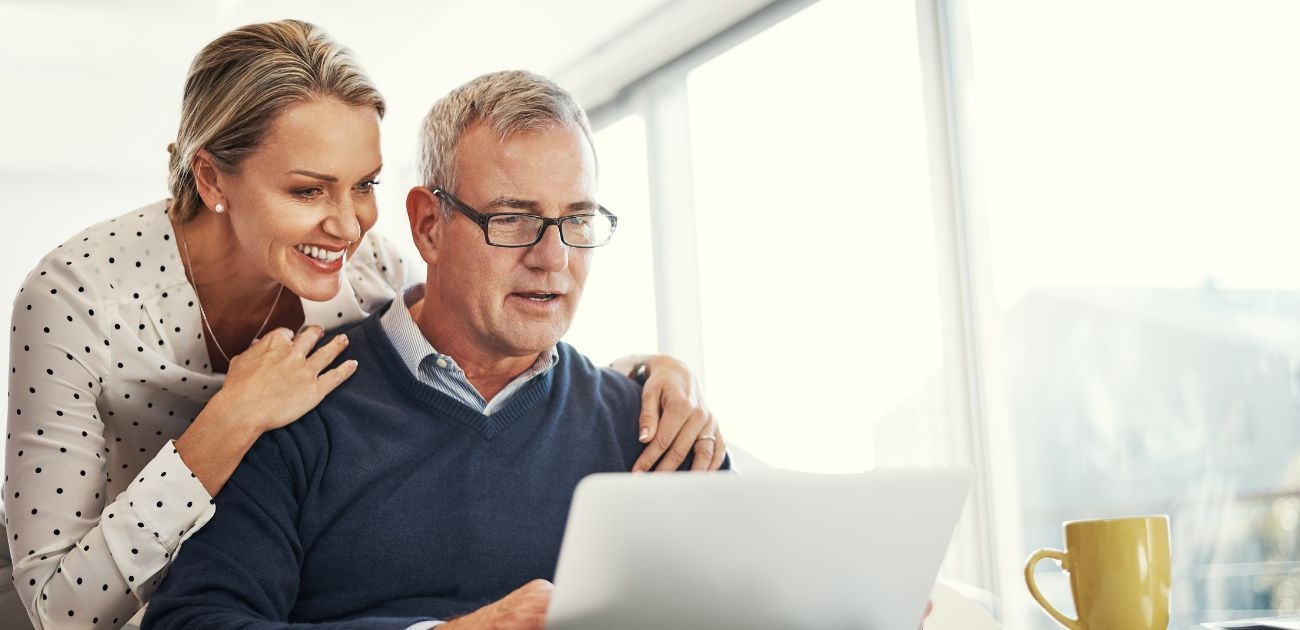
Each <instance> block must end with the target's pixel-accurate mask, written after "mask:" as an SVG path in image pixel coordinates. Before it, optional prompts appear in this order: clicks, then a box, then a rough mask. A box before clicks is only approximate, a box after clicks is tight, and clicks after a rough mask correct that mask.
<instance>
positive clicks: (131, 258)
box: [3, 202, 408, 628]
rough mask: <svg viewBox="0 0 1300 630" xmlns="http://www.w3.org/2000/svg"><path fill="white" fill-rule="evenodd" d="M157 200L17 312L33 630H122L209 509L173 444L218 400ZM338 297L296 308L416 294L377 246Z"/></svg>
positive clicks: (96, 236)
mask: <svg viewBox="0 0 1300 630" xmlns="http://www.w3.org/2000/svg"><path fill="white" fill-rule="evenodd" d="M165 208H166V204H165V203H164V202H158V203H155V204H152V205H149V206H146V207H144V208H142V209H140V210H136V211H133V212H130V213H127V214H124V215H122V216H120V217H118V218H116V219H112V220H110V221H106V222H104V223H100V224H98V225H95V226H93V227H91V228H89V229H87V230H86V231H84V232H82V233H81V234H78V235H77V236H75V237H73V238H72V239H71V240H69V241H67V242H65V243H64V244H63V245H60V246H59V247H58V248H56V249H55V250H54V251H52V252H50V253H49V254H48V255H46V256H45V258H44V259H42V260H41V262H40V264H39V265H37V267H36V268H35V269H34V270H32V272H31V274H29V275H28V276H27V279H26V280H25V281H24V282H23V285H22V288H21V289H20V290H19V293H18V295H17V297H16V298H15V301H14V311H13V321H12V323H13V327H12V329H11V333H10V337H11V338H10V360H9V365H10V368H9V426H8V432H7V436H6V437H7V439H6V449H5V483H4V491H3V492H4V499H3V500H4V506H5V512H6V519H5V521H6V525H7V529H8V531H7V532H6V533H5V537H6V539H7V541H8V543H9V550H10V552H11V553H12V557H13V562H14V567H13V575H14V582H15V586H16V588H17V590H18V593H19V595H20V596H21V598H22V600H23V603H24V605H25V606H26V607H27V610H28V612H29V613H31V614H32V616H33V620H34V621H35V622H36V623H37V624H38V627H47V628H48V627H55V626H57V627H69V626H71V627H95V626H98V627H109V626H111V627H118V626H120V625H121V624H122V623H125V622H126V621H127V619H129V618H130V617H131V615H132V614H133V613H134V612H135V611H136V610H137V609H138V608H139V607H140V606H141V603H142V602H144V601H148V599H149V596H150V595H151V594H152V593H153V591H154V590H155V588H156V587H157V584H158V582H159V580H161V578H162V575H163V572H164V570H165V569H166V567H167V565H168V564H169V563H170V561H171V558H172V556H173V555H174V554H175V553H176V550H177V548H178V547H180V545H181V543H182V542H183V541H184V540H185V539H187V538H188V537H189V536H190V535H191V534H192V533H193V532H194V531H196V530H197V529H199V528H200V527H202V526H203V524H204V523H206V522H207V521H208V519H209V518H211V516H212V512H213V507H212V504H211V497H209V496H208V493H207V491H206V490H204V488H203V486H202V484H200V483H199V481H198V479H197V478H195V477H194V475H193V474H191V473H190V471H189V469H188V468H187V467H186V466H185V464H184V462H182V461H181V459H180V457H179V456H178V455H177V453H176V450H175V449H174V448H173V446H172V439H173V438H176V437H178V436H179V435H180V434H181V433H182V432H183V431H184V430H185V428H186V427H187V426H189V423H190V422H191V421H192V420H193V419H194V418H195V417H196V416H197V415H198V413H199V410H200V409H202V407H203V406H204V404H206V403H207V401H208V399H209V398H210V397H211V396H212V395H213V394H214V393H215V392H216V391H217V389H219V388H220V387H221V384H222V381H223V379H224V376H225V375H224V374H215V373H213V372H212V370H211V369H210V367H209V357H208V351H207V346H206V344H205V342H204V340H203V326H202V323H201V320H200V317H199V308H198V300H197V298H196V297H195V294H194V289H193V287H191V286H190V284H189V282H188V281H187V280H186V277H185V270H184V267H183V265H182V264H181V257H180V252H179V250H178V249H177V243H176V236H175V235H174V234H173V233H172V229H171V224H170V223H169V222H168V220H167V216H166V210H165ZM344 273H345V274H346V282H344V283H343V285H342V290H341V291H340V292H339V295H338V296H336V297H335V298H334V299H332V300H330V301H328V302H309V301H305V300H304V301H303V311H304V313H305V314H306V320H307V323H315V324H320V325H322V326H323V327H325V328H326V329H329V328H334V327H337V326H340V325H343V324H348V323H351V322H354V321H357V320H359V319H362V318H364V317H365V316H366V315H367V314H368V313H370V312H372V311H373V310H375V309H377V308H378V307H379V306H382V305H383V304H385V303H387V302H388V301H389V300H391V299H392V298H393V297H394V296H395V295H397V293H398V291H399V290H400V289H401V287H402V286H403V285H405V284H406V283H407V281H408V278H407V276H406V274H407V267H406V265H405V264H404V263H403V262H402V260H401V258H400V255H399V253H398V251H397V249H396V248H395V247H394V246H393V245H392V244H391V243H389V242H387V241H385V240H384V239H382V238H381V237H380V236H379V235H377V234H374V233H371V234H369V235H367V236H366V237H365V242H364V243H363V244H362V245H361V247H360V249H358V250H357V253H356V255H355V256H354V258H353V260H352V262H350V263H349V265H348V266H347V268H346V269H345V271H344Z"/></svg>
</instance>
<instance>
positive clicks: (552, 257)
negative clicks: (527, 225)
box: [524, 225, 569, 271]
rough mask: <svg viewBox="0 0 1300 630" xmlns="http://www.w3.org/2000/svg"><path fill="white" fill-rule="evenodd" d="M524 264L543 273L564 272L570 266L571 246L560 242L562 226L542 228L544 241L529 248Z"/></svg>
mask: <svg viewBox="0 0 1300 630" xmlns="http://www.w3.org/2000/svg"><path fill="white" fill-rule="evenodd" d="M551 228H555V229H554V230H552V229H551ZM524 264H526V265H528V267H529V268H530V269H538V270H541V271H562V270H564V269H565V268H566V267H568V266H569V246H568V245H565V244H564V241H562V240H560V226H558V225H548V226H546V227H544V228H542V240H540V241H537V242H536V243H534V244H533V246H532V247H529V248H528V253H527V254H526V255H525V256H524Z"/></svg>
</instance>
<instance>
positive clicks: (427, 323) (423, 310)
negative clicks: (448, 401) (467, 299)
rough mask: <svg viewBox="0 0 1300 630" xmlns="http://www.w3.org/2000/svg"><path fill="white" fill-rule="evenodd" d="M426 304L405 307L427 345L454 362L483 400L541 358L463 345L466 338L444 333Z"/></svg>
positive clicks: (437, 318)
mask: <svg viewBox="0 0 1300 630" xmlns="http://www.w3.org/2000/svg"><path fill="white" fill-rule="evenodd" d="M427 304H428V303H427V301H426V300H425V299H423V298H421V299H420V300H419V301H417V302H415V303H414V304H411V305H410V306H409V307H407V308H408V310H410V312H411V319H412V320H414V321H415V325H416V326H418V327H419V328H420V333H421V334H423V335H424V338H425V339H426V340H428V341H429V345H432V346H433V347H434V348H435V349H436V350H437V351H438V352H440V353H442V354H445V355H447V356H449V357H451V358H452V359H455V361H456V365H458V366H460V369H461V370H463V371H464V372H465V379H466V380H468V381H469V384H470V385H472V386H473V387H474V390H475V391H477V392H478V393H479V395H480V396H482V397H483V400H492V399H493V398H494V397H495V396H496V395H497V394H499V393H501V390H503V389H505V387H506V385H509V384H510V381H513V380H514V379H515V377H517V376H519V375H520V374H523V373H524V372H526V371H528V369H529V368H531V367H533V365H534V364H535V363H537V359H538V358H539V357H541V353H538V354H534V355H531V356H523V357H511V356H501V355H495V354H493V353H492V352H491V351H488V350H486V349H484V348H477V347H474V345H473V344H472V343H467V341H468V339H469V336H468V335H463V334H457V333H455V332H453V331H447V330H444V329H443V328H442V327H441V324H442V323H443V322H444V321H446V319H445V318H441V317H437V315H436V313H434V312H433V309H430V308H427Z"/></svg>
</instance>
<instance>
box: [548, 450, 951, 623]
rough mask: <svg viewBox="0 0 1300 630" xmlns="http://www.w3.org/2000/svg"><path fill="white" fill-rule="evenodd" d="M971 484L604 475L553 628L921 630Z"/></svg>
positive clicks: (907, 476)
mask: <svg viewBox="0 0 1300 630" xmlns="http://www.w3.org/2000/svg"><path fill="white" fill-rule="evenodd" d="M970 477H971V475H970V472H969V471H967V470H962V469H933V470H902V469H899V470H876V471H871V472H867V473H862V474H852V475H817V474H808V473H791V472H775V471H773V472H763V473H757V474H744V475H738V474H726V473H718V474H710V475H700V474H675V475H628V474H599V475H592V476H590V477H588V478H586V479H584V480H583V481H582V483H581V484H579V486H578V489H577V491H576V492H575V494H574V500H573V506H572V509H571V510H570V513H569V521H568V526H567V529H566V530H565V535H564V542H563V544H562V546H561V549H560V558H559V564H558V566H557V568H556V575H555V586H556V590H555V594H554V597H553V599H552V601H551V608H550V611H549V614H548V618H547V628H549V629H552V630H585V629H589V628H590V629H596V628H600V629H604V630H608V629H610V628H618V629H620V630H639V629H641V628H646V629H650V628H654V629H656V630H658V629H662V628H682V629H689V628H701V629H704V628H707V629H710V630H727V629H730V628H736V629H740V628H745V629H756V628H758V629H761V628H773V629H776V628H780V629H783V630H789V629H792V628H819V629H823V628H844V629H849V628H859V629H866V630H900V629H903V630H910V629H911V628H916V627H917V626H918V625H919V623H920V620H921V616H922V614H923V612H924V610H925V604H926V599H927V597H928V596H929V593H930V588H931V586H932V585H933V583H934V579H935V576H936V575H937V573H938V569H939V564H940V562H941V561H942V559H943V556H944V553H945V550H946V549H947V546H948V541H949V539H950V538H951V537H952V531H953V527H954V525H955V523H956V521H957V517H958V515H959V514H960V512H961V507H962V504H963V501H964V498H965V496H966V492H967V489H968V487H969V485H970Z"/></svg>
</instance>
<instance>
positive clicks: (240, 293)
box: [172, 211, 303, 372]
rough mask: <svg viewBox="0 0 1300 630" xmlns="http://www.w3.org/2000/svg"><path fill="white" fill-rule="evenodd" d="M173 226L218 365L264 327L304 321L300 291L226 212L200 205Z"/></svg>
mask: <svg viewBox="0 0 1300 630" xmlns="http://www.w3.org/2000/svg"><path fill="white" fill-rule="evenodd" d="M172 227H173V228H174V231H175V232H176V235H177V237H178V238H177V240H178V241H180V242H179V243H178V244H177V245H178V246H179V249H180V253H181V260H182V262H183V263H184V264H185V270H186V273H187V275H188V278H189V281H190V285H191V286H192V287H193V288H194V292H195V294H197V295H198V298H199V299H198V305H197V306H198V307H199V308H200V313H201V316H202V319H204V320H205V324H204V326H205V328H208V329H209V330H208V334H207V337H205V339H206V340H207V342H208V344H207V345H208V356H209V357H210V358H211V360H212V367H213V370H214V371H217V372H224V371H225V370H226V367H228V361H227V360H226V358H227V357H230V358H233V357H234V356H235V355H237V354H239V353H241V352H243V351H244V350H247V349H248V346H249V345H250V344H251V342H252V340H253V338H254V336H255V335H257V334H259V329H262V330H261V332H262V333H263V334H264V332H265V331H267V330H274V329H275V328H279V327H285V328H288V329H290V330H297V329H298V328H299V327H301V326H302V323H303V312H302V303H301V301H300V300H299V299H298V296H296V295H294V293H293V292H292V291H290V290H289V289H288V288H283V289H282V287H281V285H280V283H279V282H277V281H276V280H275V279H273V278H271V277H269V276H267V275H266V274H265V273H263V272H262V270H260V269H258V268H257V266H256V265H255V264H254V263H253V261H251V260H249V258H248V256H247V255H246V254H245V253H244V250H243V249H242V248H241V247H240V246H239V243H238V240H237V239H236V238H235V234H234V230H232V229H231V227H230V221H229V219H228V218H227V217H225V216H222V215H217V214H215V213H211V212H207V211H201V212H200V213H199V215H198V216H196V217H194V218H193V219H191V220H190V221H187V222H185V223H184V224H177V223H176V222H175V221H173V224H172ZM263 322H265V327H264V328H263V327H262V324H263ZM214 340H215V343H214ZM223 354H224V356H223Z"/></svg>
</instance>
